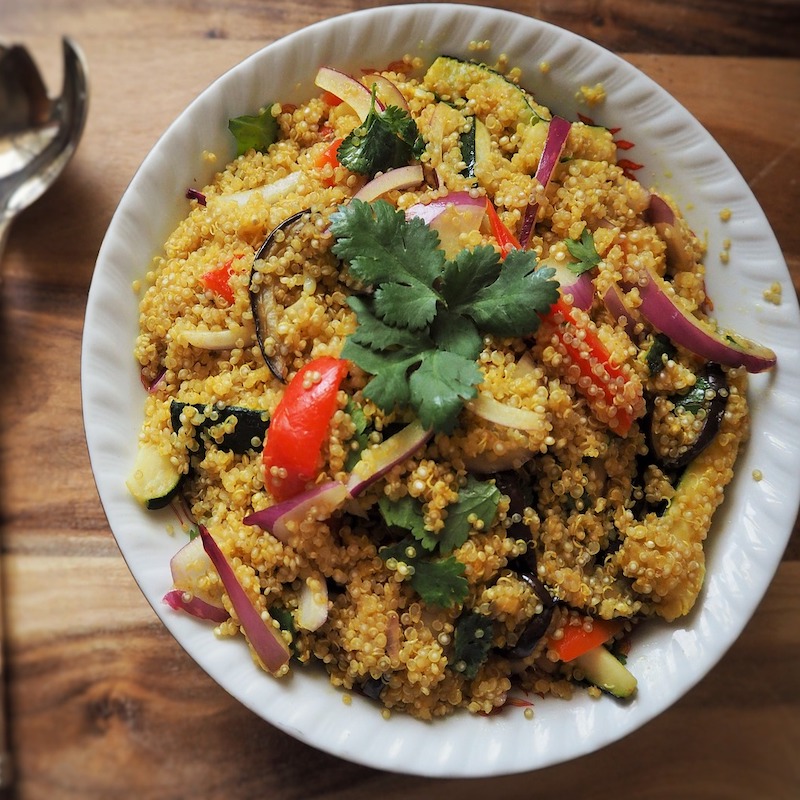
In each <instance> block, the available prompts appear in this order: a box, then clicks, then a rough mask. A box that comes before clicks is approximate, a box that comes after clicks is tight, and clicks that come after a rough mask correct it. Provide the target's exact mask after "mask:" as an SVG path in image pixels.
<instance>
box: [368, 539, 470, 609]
mask: <svg viewBox="0 0 800 800" xmlns="http://www.w3.org/2000/svg"><path fill="white" fill-rule="evenodd" d="M379 555H380V557H381V558H382V559H383V560H384V561H386V562H387V563H388V562H389V561H390V560H393V561H394V562H396V563H397V564H405V565H406V566H407V567H408V573H407V574H408V578H407V579H408V580H409V581H410V583H411V586H412V587H413V588H414V591H415V592H416V593H417V594H418V595H419V596H420V597H421V598H422V600H423V602H425V603H427V604H428V605H433V606H439V607H441V608H450V607H452V606H454V605H458V604H460V603H463V602H464V600H465V599H466V597H467V593H468V591H469V586H468V585H467V579H466V578H465V577H464V565H463V564H462V563H461V562H460V561H459V560H458V559H457V558H456V557H455V556H448V557H447V558H431V557H430V554H429V553H425V552H420V543H419V542H418V541H417V540H416V539H415V538H414V537H413V536H407V537H406V538H405V539H403V540H402V541H400V542H398V543H397V544H393V545H389V546H387V547H382V548H381V549H380V551H379Z"/></svg>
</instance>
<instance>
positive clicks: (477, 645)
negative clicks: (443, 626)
mask: <svg viewBox="0 0 800 800" xmlns="http://www.w3.org/2000/svg"><path fill="white" fill-rule="evenodd" d="M493 634H494V626H493V624H492V620H491V619H489V617H487V616H485V615H483V614H479V613H477V612H476V611H468V612H467V613H465V614H462V615H461V616H460V617H459V618H458V622H457V623H456V629H455V631H454V632H453V649H454V656H455V658H454V665H455V668H456V669H457V670H458V671H459V672H461V673H462V674H463V675H464V677H465V678H467V679H468V680H472V679H473V678H474V677H475V676H476V675H477V674H478V670H479V669H480V668H481V665H482V664H483V663H484V662H485V661H486V659H487V658H488V657H489V651H490V650H491V649H492V636H493Z"/></svg>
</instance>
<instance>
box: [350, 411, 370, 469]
mask: <svg viewBox="0 0 800 800" xmlns="http://www.w3.org/2000/svg"><path fill="white" fill-rule="evenodd" d="M344 410H345V412H346V413H347V415H348V416H349V417H350V421H351V422H352V423H353V427H354V428H355V432H354V435H353V438H352V440H351V442H352V443H354V444H355V445H356V446H355V447H353V448H352V449H351V450H350V452H349V453H348V454H347V459H346V461H345V469H346V470H347V471H348V472H350V471H351V470H352V469H353V467H354V466H355V465H356V464H357V463H358V460H359V459H360V458H361V451H362V450H363V449H364V448H365V447H366V446H367V445H368V444H369V423H368V422H367V416H366V414H365V413H364V410H363V409H362V408H361V406H360V405H358V403H355V402H354V401H353V399H352V398H351V397H348V398H347V405H346V406H345V409H344Z"/></svg>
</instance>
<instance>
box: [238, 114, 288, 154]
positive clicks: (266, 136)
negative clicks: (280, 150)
mask: <svg viewBox="0 0 800 800" xmlns="http://www.w3.org/2000/svg"><path fill="white" fill-rule="evenodd" d="M228 130H229V131H230V132H231V133H232V134H233V138H234V139H236V155H237V156H241V155H244V154H245V153H246V152H247V151H248V150H251V149H252V150H257V151H258V152H259V153H266V152H267V150H268V149H269V146H270V145H271V144H273V143H274V142H275V140H276V139H277V138H278V120H277V119H275V117H273V116H272V111H271V105H269V106H266V107H264V108H262V109H261V110H260V111H259V112H258V114H257V115H255V116H249V115H246V114H245V115H243V116H241V117H234V118H233V119H230V120H228Z"/></svg>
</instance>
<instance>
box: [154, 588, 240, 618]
mask: <svg viewBox="0 0 800 800" xmlns="http://www.w3.org/2000/svg"><path fill="white" fill-rule="evenodd" d="M164 602H165V603H166V604H167V605H168V606H170V608H174V609H175V610H176V611H185V612H186V613H187V614H191V615H192V616H193V617H197V618H198V619H206V620H209V622H225V620H226V619H228V617H229V616H230V615H229V614H228V612H227V611H226V610H225V609H224V608H220V607H219V606H215V605H212V604H211V603H207V602H206V601H205V600H201V599H200V598H199V597H198V596H197V595H194V594H192V593H191V592H184V591H181V590H180V589H172V590H170V591H169V592H167V593H166V594H165V595H164Z"/></svg>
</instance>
